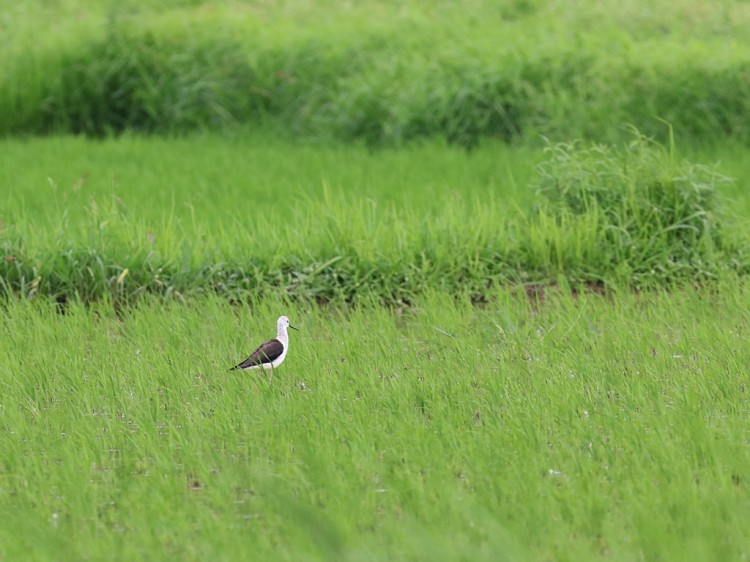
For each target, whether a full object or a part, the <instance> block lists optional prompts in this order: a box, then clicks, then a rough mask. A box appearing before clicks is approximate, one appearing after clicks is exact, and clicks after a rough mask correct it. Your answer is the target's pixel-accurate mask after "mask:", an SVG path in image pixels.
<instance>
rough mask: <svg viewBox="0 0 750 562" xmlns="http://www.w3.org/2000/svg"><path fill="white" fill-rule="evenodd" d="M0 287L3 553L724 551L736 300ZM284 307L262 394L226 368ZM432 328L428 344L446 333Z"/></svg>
mask: <svg viewBox="0 0 750 562" xmlns="http://www.w3.org/2000/svg"><path fill="white" fill-rule="evenodd" d="M725 289H726V290H723V291H721V294H719V295H707V294H705V292H693V291H685V292H681V293H677V294H666V293H654V294H650V295H640V296H636V295H630V294H622V295H618V297H617V298H616V299H604V298H602V297H599V296H589V297H577V298H572V297H570V296H565V295H562V294H560V295H557V296H554V295H551V296H548V299H547V301H546V302H544V303H543V304H542V305H540V306H534V305H533V304H532V303H529V301H527V299H526V298H525V297H523V296H519V295H514V294H511V293H508V292H502V293H499V294H497V295H496V298H495V300H494V302H493V304H491V305H489V306H487V307H484V308H476V307H474V306H473V305H471V304H469V303H468V302H465V301H461V300H455V299H454V298H452V297H448V296H446V295H441V294H439V293H435V294H431V295H427V296H425V298H424V299H422V300H421V301H420V302H419V303H417V305H416V306H415V307H413V308H410V309H403V310H392V309H391V310H389V309H383V308H382V307H379V306H378V307H367V306H362V307H358V308H354V309H347V310H336V309H331V310H322V309H319V308H318V307H316V306H314V305H312V306H311V305H305V304H300V303H288V302H283V301H279V300H274V299H271V300H270V301H269V302H262V303H257V304H256V305H254V306H252V307H251V308H246V307H239V308H237V307H231V306H229V305H227V304H226V302H225V301H224V300H217V299H201V300H200V301H198V302H195V303H193V304H190V305H188V306H184V305H172V306H166V307H165V306H164V305H162V304H147V303H145V304H143V305H141V306H138V307H136V308H133V309H130V310H128V311H126V312H125V313H124V314H122V315H121V316H117V315H115V313H113V311H112V308H111V307H110V306H107V305H106V304H103V305H101V306H94V307H92V308H83V307H80V306H73V307H71V308H70V309H69V310H68V312H67V313H66V314H64V315H59V314H58V313H56V312H55V309H54V307H53V306H51V305H50V304H47V303H44V302H42V303H31V302H28V301H14V302H12V303H10V305H9V306H7V307H6V310H5V313H4V321H3V323H2V330H3V332H4V333H3V335H2V338H0V386H1V388H2V396H3V398H2V409H1V410H0V416H1V418H0V419H1V420H2V421H1V423H2V426H3V433H4V435H5V437H4V438H3V440H4V445H3V457H2V464H1V465H0V466H1V467H2V471H1V472H0V512H1V513H2V517H3V521H4V523H3V525H2V526H1V527H0V529H1V530H0V539H1V540H0V544H2V547H0V552H1V554H2V556H3V557H4V558H7V559H19V558H25V559H31V558H33V559H37V560H57V559H92V560H96V559H167V558H174V557H179V558H181V559H186V560H188V559H205V558H206V557H208V556H211V557H213V558H216V559H220V560H230V559H235V560H236V559H238V558H250V557H251V558H254V559H255V558H257V559H273V560H299V559H321V560H332V559H344V560H381V559H386V558H389V559H392V558H394V557H395V558H398V559H401V560H407V559H409V560H424V559H425V558H429V559H435V560H544V559H554V560H658V559H667V560H674V559H689V560H717V559H721V560H741V559H744V558H746V557H747V556H748V549H749V548H750V532H749V531H748V527H747V525H746V522H747V520H748V517H750V492H748V485H747V482H748V478H750V473H748V466H750V449H748V438H750V434H748V424H747V416H748V407H750V400H749V399H748V387H749V386H750V379H749V378H748V374H747V373H748V358H747V357H746V354H744V353H743V352H742V350H743V349H744V348H745V342H746V341H747V339H748V337H750V315H748V313H747V310H748V305H749V304H750V293H748V291H747V290H746V289H745V288H744V286H742V285H736V286H732V287H725ZM280 312H286V313H288V314H289V315H290V316H291V318H292V320H293V322H294V323H295V324H296V325H297V326H298V327H299V328H301V330H302V331H301V332H299V333H297V332H294V333H293V334H292V341H291V349H292V351H291V352H290V355H289V358H288V359H287V362H286V363H285V364H284V365H283V366H282V367H281V368H280V369H279V370H278V371H277V373H276V376H275V377H274V381H273V383H272V384H269V383H268V381H267V380H266V379H264V378H262V377H258V376H255V375H247V374H236V373H234V372H232V373H228V372H227V371H226V368H227V367H228V366H231V365H232V364H234V362H235V361H236V360H238V359H240V358H241V357H242V356H243V354H244V353H246V352H248V351H249V350H250V348H251V347H252V342H255V341H256V340H259V339H264V338H265V337H267V336H268V335H270V333H271V332H272V330H273V319H274V317H275V316H276V315H277V314H279V313H280ZM448 334H449V335H448Z"/></svg>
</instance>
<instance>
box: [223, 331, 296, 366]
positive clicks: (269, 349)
mask: <svg viewBox="0 0 750 562" xmlns="http://www.w3.org/2000/svg"><path fill="white" fill-rule="evenodd" d="M282 353H284V345H283V344H282V343H281V342H280V341H279V340H277V339H272V340H268V341H267V342H265V343H262V344H260V345H259V346H258V349H256V350H255V351H253V353H252V354H251V355H250V357H248V358H247V359H245V360H244V361H243V362H242V363H240V364H239V365H235V366H234V367H232V368H231V369H230V371H233V370H235V369H247V368H248V367H257V366H258V365H270V364H271V363H273V362H274V361H275V360H276V359H278V358H279V357H281V354H282Z"/></svg>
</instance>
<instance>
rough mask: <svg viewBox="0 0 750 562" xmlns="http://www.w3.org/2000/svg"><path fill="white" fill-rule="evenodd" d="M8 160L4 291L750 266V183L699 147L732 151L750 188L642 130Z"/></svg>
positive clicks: (296, 289) (119, 290) (594, 274)
mask: <svg viewBox="0 0 750 562" xmlns="http://www.w3.org/2000/svg"><path fill="white" fill-rule="evenodd" d="M0 154H2V155H1V156H0V163H1V164H2V165H0V170H2V172H1V173H0V182H2V184H3V185H7V186H8V187H9V189H8V190H7V192H6V193H7V195H6V196H5V198H4V200H3V199H0V250H1V251H2V252H3V256H4V259H3V260H2V261H0V293H3V294H6V295H7V294H14V295H22V296H35V295H39V294H43V295H50V296H53V297H55V298H58V299H59V300H61V301H65V300H68V299H71V298H80V299H83V300H84V301H88V300H92V299H97V298H101V297H103V296H105V295H108V296H110V297H112V298H116V299H119V300H121V301H122V300H123V299H124V300H126V301H128V300H132V299H136V298H138V297H139V296H140V295H142V294H144V293H153V294H157V295H161V296H167V297H170V298H171V297H178V298H180V297H184V296H186V295H192V294H196V293H205V292H210V293H219V294H223V295H227V296H228V297H229V298H239V299H245V298H255V297H257V296H259V295H263V294H268V293H270V292H281V293H284V294H287V295H289V296H290V297H293V298H302V299H305V298H316V299H319V300H323V301H329V302H356V301H357V300H359V299H361V298H364V299H365V301H369V299H371V298H376V299H379V300H380V301H381V302H384V303H394V302H411V301H412V300H414V298H415V297H416V296H418V295H419V294H421V293H423V292H424V291H425V290H427V289H429V288H440V289H442V290H445V291H448V292H453V293H456V294H463V293H465V292H469V293H471V294H473V295H474V297H475V298H476V299H479V300H482V299H484V295H485V294H486V293H487V291H488V290H489V289H490V288H491V287H493V286H495V285H498V284H501V285H515V284H528V283H534V284H537V283H540V284H547V285H548V284H556V283H561V282H562V283H566V284H568V285H570V286H579V285H586V284H596V285H607V286H609V285H614V286H631V287H635V288H648V287H653V286H670V285H680V284H684V283H692V282H694V281H708V280H713V279H716V278H719V277H721V276H723V275H725V274H727V273H729V274H730V275H734V274H736V273H740V274H743V273H744V272H745V271H746V270H747V268H748V265H749V264H750V258H748V252H747V249H746V248H747V244H746V240H747V237H746V235H745V233H744V232H745V231H744V226H743V225H744V224H745V223H746V218H743V217H742V215H741V214H740V213H737V212H736V211H737V210H741V209H742V208H743V206H744V208H747V198H746V195H742V185H743V182H744V181H746V178H747V177H748V176H749V174H748V171H747V169H746V164H744V162H745V160H744V157H743V156H742V154H741V152H739V151H738V152H737V154H736V155H734V153H733V151H732V149H731V147H728V149H727V152H726V153H723V152H718V153H711V152H705V151H704V152H701V153H698V154H699V157H700V158H705V159H706V160H705V162H706V164H710V163H711V161H713V160H715V159H716V158H717V154H722V155H727V156H728V162H729V164H730V165H729V169H730V170H732V171H736V172H739V173H740V174H742V175H741V176H740V177H739V179H738V181H737V183H731V182H726V181H724V179H722V177H721V176H719V175H717V174H716V173H715V171H714V167H713V166H710V165H709V166H702V165H695V164H693V163H692V158H688V159H685V157H683V156H682V155H681V154H673V153H670V151H669V150H668V149H665V148H663V147H661V146H659V145H655V144H652V143H649V142H648V141H646V140H644V139H642V138H640V137H636V138H635V140H634V141H632V143H631V144H630V145H627V146H622V145H621V146H616V147H594V148H589V147H587V146H585V145H577V146H575V145H574V146H568V145H561V146H557V145H555V147H554V148H553V149H552V150H551V151H549V153H548V154H543V153H541V152H539V151H535V150H532V149H529V148H520V147H515V148H514V147H508V146H505V145H503V144H501V143H485V144H484V145H482V146H481V147H479V148H478V149H477V150H475V151H472V152H470V153H466V152H463V151H461V150H458V149H455V148H452V147H450V146H446V145H444V144H441V143H429V144H423V145H414V146H411V147H408V148H403V149H400V150H385V151H378V152H370V151H368V150H367V149H365V148H363V147H361V146H344V145H336V144H334V145H330V146H327V147H321V146H316V145H305V144H301V143H296V144H290V143H288V142H285V141H281V140H273V138H272V137H271V138H269V137H267V136H242V137H237V138H233V137H229V138H225V137H220V136H214V135H198V136H193V137H190V138H185V139H179V140H177V139H173V140H166V139H143V138H121V139H117V140H109V141H105V142H102V143H98V142H95V141H87V140H84V139H71V138H58V139H44V140H41V139H37V140H14V141H5V142H4V143H3V150H2V151H0ZM727 156H724V158H727ZM540 162H544V166H543V167H542V168H539V169H537V165H538V164H539V163H540ZM722 164H723V163H722ZM722 169H723V168H722V167H721V166H720V167H718V171H719V172H721V171H722ZM603 186H606V188H607V191H606V193H607V194H608V195H607V196H606V197H604V196H603V195H602V193H605V191H603V190H602V188H603ZM571 190H572V191H571ZM558 191H559V194H558ZM571 194H574V195H571ZM729 196H731V197H733V204H732V207H731V209H730V208H729V204H728V203H727V201H728V199H727V198H728V197H729ZM588 198H590V200H589V199H588ZM734 201H736V203H734ZM743 201H744V203H743ZM582 202H583V203H582ZM582 205H583V206H582Z"/></svg>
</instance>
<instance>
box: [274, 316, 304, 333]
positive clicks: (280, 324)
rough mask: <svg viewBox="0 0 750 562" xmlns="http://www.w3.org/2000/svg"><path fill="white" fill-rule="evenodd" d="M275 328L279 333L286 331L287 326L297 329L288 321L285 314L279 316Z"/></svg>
mask: <svg viewBox="0 0 750 562" xmlns="http://www.w3.org/2000/svg"><path fill="white" fill-rule="evenodd" d="M276 328H277V330H278V331H279V333H282V332H286V329H287V328H291V329H292V330H297V328H295V327H294V326H292V325H291V324H290V323H289V317H287V316H279V319H278V320H277V321H276ZM297 331H299V330H297Z"/></svg>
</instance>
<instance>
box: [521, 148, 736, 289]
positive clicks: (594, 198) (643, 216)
mask: <svg viewBox="0 0 750 562" xmlns="http://www.w3.org/2000/svg"><path fill="white" fill-rule="evenodd" d="M548 155H549V158H548V159H547V160H546V161H545V162H543V163H542V164H541V165H540V166H539V178H538V180H537V181H536V189H537V192H538V194H539V195H541V196H543V197H544V200H545V202H546V204H543V209H544V210H543V211H542V212H550V213H551V214H552V215H554V216H555V217H557V218H558V220H560V221H561V222H577V221H584V222H590V223H591V224H593V225H595V226H593V228H595V230H596V238H597V241H598V244H597V245H598V250H599V252H598V255H597V259H603V260H605V263H600V264H598V267H600V268H601V269H602V270H611V269H614V270H616V271H617V272H618V274H619V275H622V276H623V277H624V278H626V279H630V280H631V281H632V282H633V283H634V284H636V285H638V284H640V283H641V282H643V281H645V282H646V283H649V282H653V281H655V280H659V281H664V282H667V283H669V282H670V281H673V280H678V279H684V278H686V277H687V278H694V279H696V280H701V279H708V278H712V277H714V276H715V275H716V273H717V265H718V264H719V263H721V261H722V260H723V259H724V258H725V256H726V254H725V253H724V252H723V250H725V249H726V247H727V246H729V247H732V241H729V243H727V242H728V241H727V240H726V239H725V236H724V232H723V230H722V225H721V220H722V219H721V214H722V213H721V211H720V210H719V209H718V208H717V187H718V186H719V185H720V184H722V183H726V182H728V181H730V180H729V179H728V178H726V177H724V176H722V175H720V174H718V173H717V172H716V170H714V169H712V168H709V167H706V166H703V165H697V164H694V163H692V162H689V161H685V160H682V159H679V158H678V157H677V156H676V154H675V153H674V146H672V147H671V150H669V149H667V148H666V147H664V146H661V145H658V144H655V143H654V142H652V141H650V140H649V139H647V138H645V137H642V136H637V138H636V139H635V140H634V141H632V142H631V143H629V144H628V145H627V146H626V147H625V148H624V149H613V148H612V147H609V146H601V145H599V146H593V147H591V148H585V147H582V146H580V145H577V144H575V143H573V144H560V145H556V146H552V147H550V148H549V149H548ZM730 253H731V252H730Z"/></svg>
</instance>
